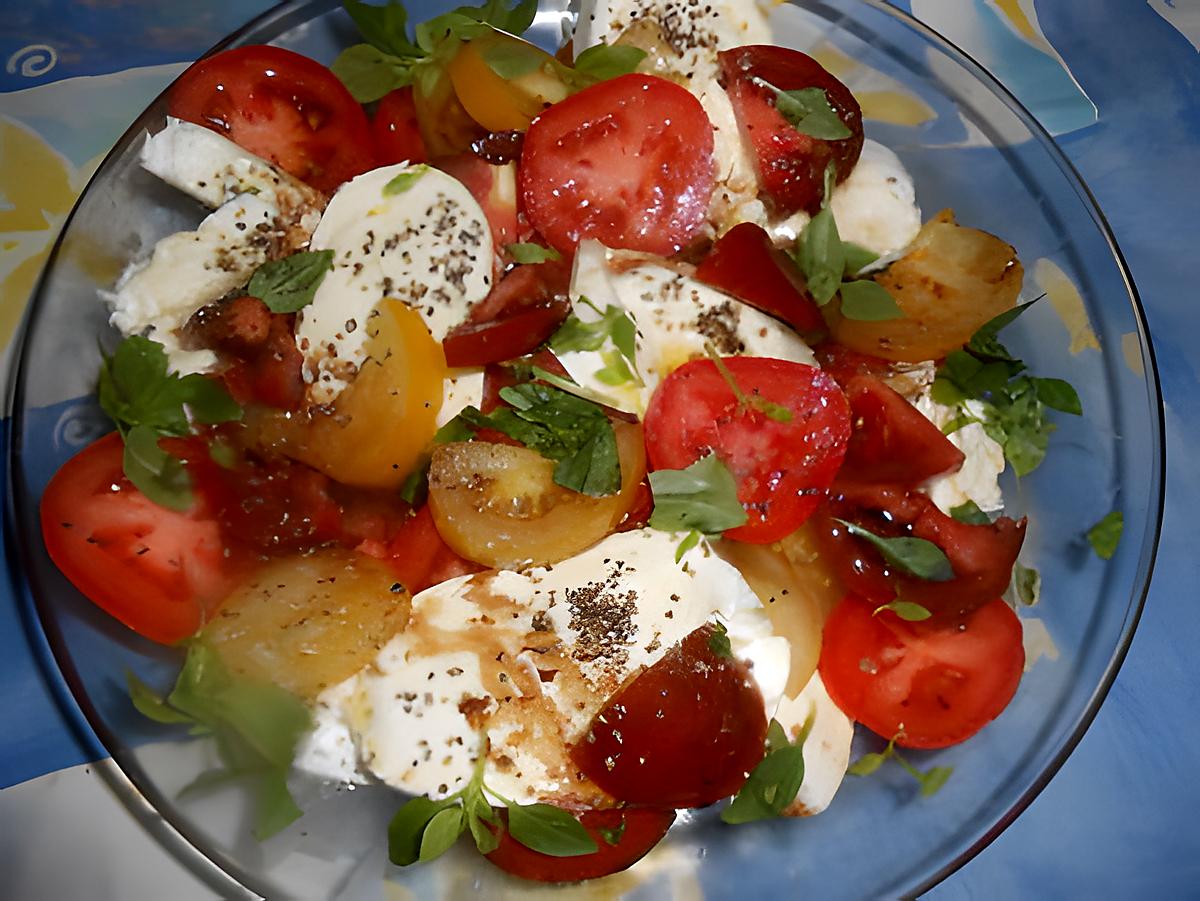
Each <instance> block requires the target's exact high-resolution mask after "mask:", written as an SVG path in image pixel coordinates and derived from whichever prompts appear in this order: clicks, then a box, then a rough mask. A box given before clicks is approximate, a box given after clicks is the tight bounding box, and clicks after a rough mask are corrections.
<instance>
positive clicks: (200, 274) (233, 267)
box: [102, 194, 280, 372]
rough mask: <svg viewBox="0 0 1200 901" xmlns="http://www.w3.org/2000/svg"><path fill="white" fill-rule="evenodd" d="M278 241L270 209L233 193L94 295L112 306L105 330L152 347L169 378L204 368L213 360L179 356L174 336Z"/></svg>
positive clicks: (243, 278)
mask: <svg viewBox="0 0 1200 901" xmlns="http://www.w3.org/2000/svg"><path fill="white" fill-rule="evenodd" d="M279 237H280V234H279V231H278V229H277V227H276V210H275V208H274V207H273V206H272V205H271V204H269V203H267V202H266V201H264V200H262V199H261V198H259V197H257V196H255V195H252V194H239V195H238V196H237V197H235V198H234V199H233V200H230V201H229V202H228V203H226V204H224V205H223V206H221V207H220V208H219V209H218V210H217V211H216V212H214V213H212V214H211V215H209V216H208V217H207V218H206V219H205V220H204V221H203V222H201V223H200V227H199V228H197V229H196V231H194V232H178V233H177V234H174V235H169V236H167V237H166V238H163V239H162V240H161V241H159V242H158V243H157V244H155V245H154V251H153V252H152V253H151V255H150V258H149V259H148V260H146V261H144V262H143V263H140V264H135V265H133V266H131V267H130V268H129V269H127V270H126V271H125V273H124V274H123V275H122V276H121V279H120V281H119V282H117V285H116V287H115V289H114V290H113V291H112V292H111V293H108V292H105V293H104V294H103V295H102V296H104V297H105V298H106V299H107V300H108V301H109V303H110V304H111V305H112V317H111V322H112V324H113V325H114V326H116V327H117V328H118V329H120V330H121V332H122V333H123V334H126V335H133V334H145V335H148V336H149V337H150V338H152V339H153V340H155V341H158V342H160V343H161V344H162V345H163V346H164V347H165V348H166V350H167V353H168V356H169V359H170V364H171V368H172V369H173V370H175V371H178V372H200V371H203V370H205V369H207V368H209V367H211V366H212V365H213V364H214V363H215V362H216V356H215V355H214V354H212V353H211V352H210V351H194V352H188V351H184V350H182V349H181V347H180V344H179V338H178V335H177V334H176V330H177V329H180V328H182V327H183V326H184V325H185V324H186V323H187V321H188V319H190V318H191V316H192V314H193V313H195V312H196V310H198V309H200V307H202V306H204V305H206V304H209V303H212V302H213V301H216V300H219V299H220V298H222V297H224V296H225V295H226V294H228V293H229V292H230V291H233V290H235V289H237V288H241V287H242V286H243V285H245V284H246V282H248V281H249V280H250V276H251V275H253V274H254V270H255V269H257V268H258V267H259V266H261V265H262V264H263V263H265V262H266V261H267V258H268V254H269V252H270V250H271V248H272V245H273V243H274V242H277V241H278V240H279Z"/></svg>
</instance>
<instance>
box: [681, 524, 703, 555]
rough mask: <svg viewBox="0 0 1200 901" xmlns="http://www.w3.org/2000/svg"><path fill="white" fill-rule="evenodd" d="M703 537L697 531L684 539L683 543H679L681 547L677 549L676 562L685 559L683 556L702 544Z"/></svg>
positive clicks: (689, 533)
mask: <svg viewBox="0 0 1200 901" xmlns="http://www.w3.org/2000/svg"><path fill="white" fill-rule="evenodd" d="M702 537H703V536H702V535H701V534H700V533H699V532H697V531H696V530H695V529H692V531H690V532H688V533H687V535H685V536H684V537H683V541H681V542H679V546H678V547H676V548H675V562H676V563H678V562H679V561H680V560H682V559H683V555H684V554H686V553H687V552H688V551H690V550H691V549H692V548H694V547H695V546H696V545H698V544H699V543H700V539H701V538H702Z"/></svg>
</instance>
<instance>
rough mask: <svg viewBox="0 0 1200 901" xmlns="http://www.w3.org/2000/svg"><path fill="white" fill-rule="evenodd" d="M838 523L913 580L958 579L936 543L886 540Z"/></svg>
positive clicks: (844, 522) (947, 580) (908, 539)
mask: <svg viewBox="0 0 1200 901" xmlns="http://www.w3.org/2000/svg"><path fill="white" fill-rule="evenodd" d="M835 521H836V522H839V523H841V524H842V525H843V526H845V527H846V531H847V532H849V533H850V534H851V535H853V536H855V537H856V538H862V539H863V540H865V541H867V542H869V543H870V544H871V545H872V546H874V548H875V549H876V550H877V551H879V553H880V555H881V556H882V557H883V559H884V560H886V561H887V562H888V563H891V564H892V565H893V566H895V567H896V568H898V569H901V570H903V571H904V572H906V573H908V574H909V575H910V576H916V577H917V578H918V579H925V580H926V581H929V582H949V581H950V580H951V579H953V578H954V567H953V566H951V565H950V558H949V557H947V556H946V554H945V553H944V552H943V551H942V549H941V548H940V547H938V546H937V545H936V544H934V543H933V542H932V541H926V540H925V539H924V538H907V537H904V538H883V537H881V536H879V535H876V534H875V533H874V532H871V531H869V530H867V529H864V528H863V527H862V526H859V525H855V524H854V523H852V522H847V521H846V520H844V519H838V520H835Z"/></svg>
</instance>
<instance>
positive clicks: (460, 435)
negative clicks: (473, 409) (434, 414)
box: [433, 416, 475, 444]
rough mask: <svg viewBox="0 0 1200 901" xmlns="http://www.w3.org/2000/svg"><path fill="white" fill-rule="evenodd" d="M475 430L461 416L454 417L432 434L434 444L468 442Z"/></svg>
mask: <svg viewBox="0 0 1200 901" xmlns="http://www.w3.org/2000/svg"><path fill="white" fill-rule="evenodd" d="M474 437H475V430H474V429H473V428H471V426H470V425H468V424H467V422H466V420H464V419H463V418H462V417H461V416H455V417H454V418H453V419H451V420H450V421H449V422H448V423H446V424H445V425H444V426H442V427H441V428H440V429H438V430H437V431H436V432H434V433H433V443H434V444H451V443H453V442H455V441H470V440H471V439H472V438H474Z"/></svg>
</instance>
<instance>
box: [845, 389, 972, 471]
mask: <svg viewBox="0 0 1200 901" xmlns="http://www.w3.org/2000/svg"><path fill="white" fill-rule="evenodd" d="M845 388H846V398H847V399H848V400H849V401H850V413H851V419H852V420H853V422H854V431H853V432H852V433H851V435H850V446H849V448H847V450H846V462H845V463H843V464H842V470H841V472H839V473H838V481H839V482H843V481H853V482H863V483H868V484H873V483H874V484H878V483H886V484H890V485H902V486H905V487H909V488H911V487H915V486H916V485H919V484H920V483H921V482H924V481H925V480H926V479H928V478H931V477H932V476H935V475H939V474H941V473H943V472H952V471H957V470H958V469H959V468H960V467H961V466H962V464H963V461H964V460H965V459H966V457H965V456H964V455H963V452H962V451H961V450H959V449H958V448H957V447H955V446H954V445H953V444H951V443H950V439H949V438H947V437H946V436H945V435H943V434H942V430H941V429H939V428H938V427H937V426H936V425H934V424H933V423H932V422H930V421H929V420H928V419H926V418H925V417H924V416H923V415H922V414H921V411H920V410H918V409H917V408H916V407H914V406H913V405H912V404H910V403H909V402H908V401H906V400H905V399H904V398H903V397H901V396H900V395H899V394H897V393H896V392H895V391H893V390H892V389H891V388H889V387H888V386H887V385H885V384H883V382H881V381H879V380H877V379H873V378H871V377H870V376H867V375H858V376H854V377H853V378H852V379H850V381H849V382H848V383H847V384H846V386H845Z"/></svg>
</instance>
